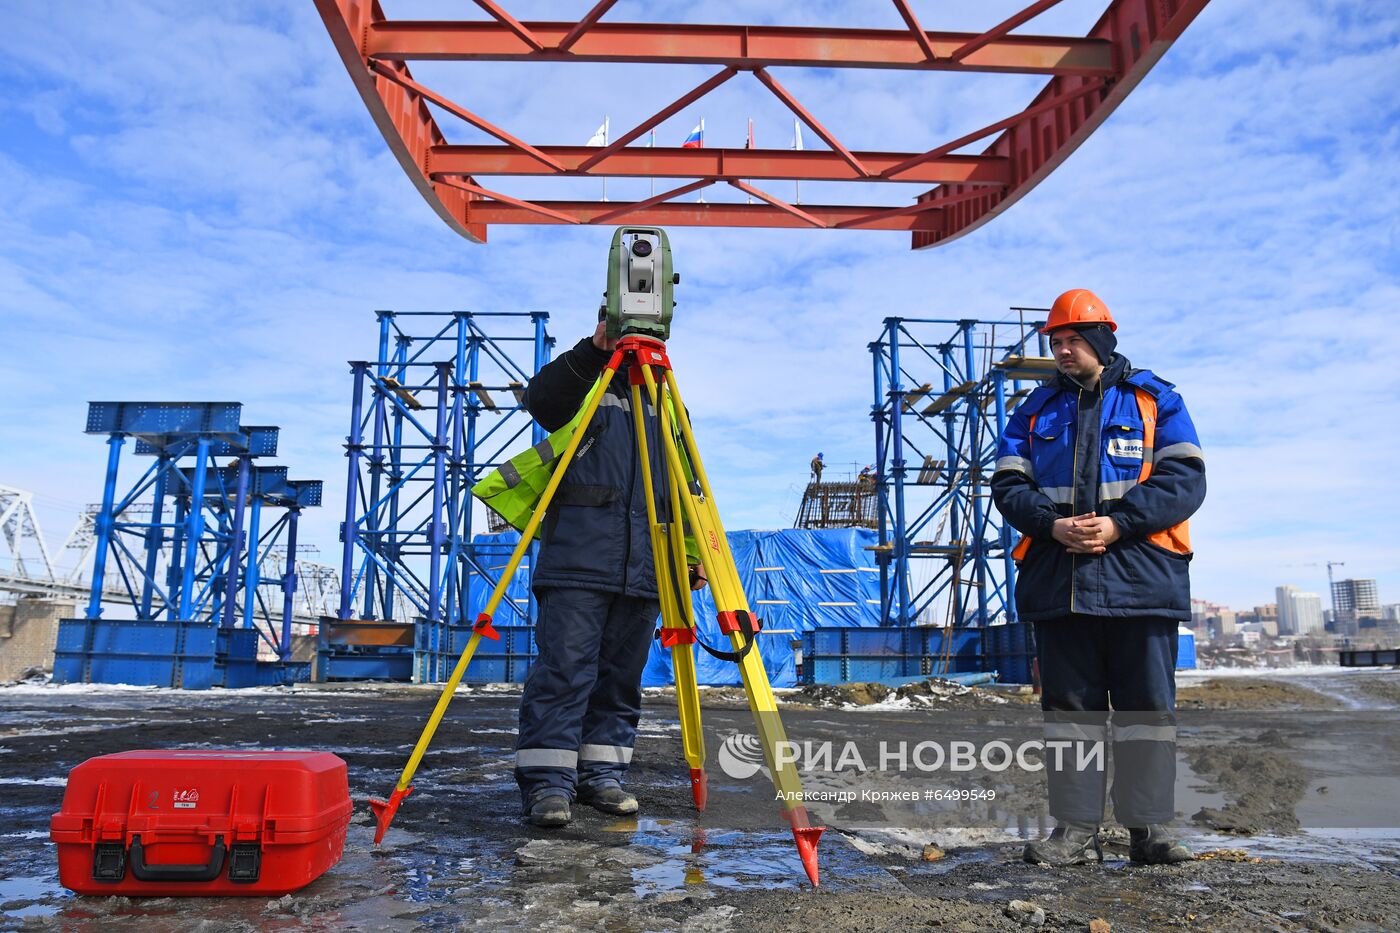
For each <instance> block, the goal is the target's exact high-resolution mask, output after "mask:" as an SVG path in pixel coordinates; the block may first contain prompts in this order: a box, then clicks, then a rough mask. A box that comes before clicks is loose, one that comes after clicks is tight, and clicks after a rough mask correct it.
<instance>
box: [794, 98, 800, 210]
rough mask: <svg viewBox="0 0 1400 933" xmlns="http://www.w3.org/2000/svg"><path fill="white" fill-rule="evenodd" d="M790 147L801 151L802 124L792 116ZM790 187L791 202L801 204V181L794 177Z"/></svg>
mask: <svg viewBox="0 0 1400 933" xmlns="http://www.w3.org/2000/svg"><path fill="white" fill-rule="evenodd" d="M792 148H793V149H795V150H797V151H798V152H801V151H802V124H801V123H800V122H798V119H797V118H796V117H793V118H792ZM792 188H793V199H792V200H793V203H794V204H801V203H802V182H801V181H800V180H797V179H794V180H793V182H792Z"/></svg>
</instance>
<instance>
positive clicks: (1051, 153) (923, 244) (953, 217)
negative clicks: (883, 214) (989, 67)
mask: <svg viewBox="0 0 1400 933" xmlns="http://www.w3.org/2000/svg"><path fill="white" fill-rule="evenodd" d="M1208 2H1209V0H1114V2H1112V3H1110V4H1109V7H1108V9H1107V10H1105V11H1104V14H1103V16H1101V17H1100V18H1099V21H1098V22H1097V23H1096V24H1095V25H1094V28H1093V29H1092V30H1090V33H1089V36H1090V38H1092V39H1097V40H1099V41H1102V42H1106V43H1108V44H1109V45H1110V47H1111V49H1112V55H1113V60H1114V62H1115V63H1116V66H1117V68H1116V70H1117V73H1116V75H1114V76H1112V77H1111V78H1110V79H1109V80H1107V81H1106V83H1105V85H1104V87H1103V88H1102V89H1097V90H1095V91H1094V92H1093V93H1084V94H1076V93H1075V92H1077V91H1080V90H1085V89H1087V88H1089V87H1090V86H1091V85H1092V84H1093V83H1094V82H1095V80H1096V79H1092V78H1085V77H1074V78H1071V77H1065V76H1056V77H1054V78H1052V79H1051V80H1050V81H1049V82H1048V83H1047V84H1046V85H1045V87H1044V88H1042V89H1041V91H1040V93H1039V94H1037V95H1036V97H1035V99H1034V100H1033V101H1031V103H1030V105H1029V106H1028V107H1027V108H1026V112H1025V113H1023V114H1022V115H1021V116H1020V117H1019V118H1018V117H1012V118H1011V119H1010V120H1008V121H1006V123H1007V127H1006V129H1005V130H1004V131H1002V133H1001V135H999V136H998V137H997V138H996V139H995V140H994V141H993V142H992V144H991V145H990V146H989V147H988V148H987V149H986V150H984V151H983V153H982V154H983V155H988V156H998V157H1001V158H1003V159H1006V160H1007V162H1008V163H1009V164H1010V166H1011V180H1010V186H1009V187H1008V188H1007V189H1006V191H1005V193H1004V195H1003V196H1002V197H999V198H995V199H991V200H990V202H987V201H979V200H970V201H964V202H962V203H960V204H958V205H955V206H952V207H950V208H949V209H948V210H947V211H945V216H946V218H947V222H946V224H945V225H944V227H943V229H942V231H941V232H929V231H917V232H915V234H914V236H913V243H912V245H913V247H914V249H925V248H927V247H930V246H937V245H939V244H942V243H946V242H949V241H951V240H954V239H957V238H958V237H960V236H964V235H966V234H968V233H971V232H972V231H973V230H976V229H977V228H978V227H980V226H982V225H983V224H985V223H986V222H987V221H989V220H991V219H992V218H994V217H997V216H999V215H1000V214H1001V213H1002V212H1003V211H1005V210H1006V209H1007V208H1008V207H1010V206H1011V205H1012V204H1015V203H1016V202H1017V201H1018V200H1020V199H1021V197H1022V196H1024V195H1025V194H1026V193H1027V192H1029V191H1030V190H1031V189H1032V188H1034V187H1035V186H1036V185H1038V184H1040V182H1042V181H1044V180H1045V179H1046V178H1047V177H1049V175H1050V173H1051V172H1053V171H1054V170H1055V169H1056V168H1058V167H1059V166H1060V164H1061V163H1063V162H1064V161H1065V159H1067V158H1069V156H1070V154H1071V153H1073V152H1074V150H1076V149H1078V148H1079V146H1080V145H1081V144H1083V142H1084V141H1085V140H1086V139H1088V138H1089V136H1090V135H1091V134H1092V133H1093V132H1094V130H1096V129H1098V128H1099V126H1101V125H1102V124H1103V122H1104V120H1106V119H1108V116H1109V114H1111V113H1112V112H1113V111H1114V109H1115V108H1116V107H1117V106H1118V105H1119V104H1121V103H1122V102H1123V101H1124V99H1126V98H1127V96H1128V94H1129V93H1130V92H1131V91H1132V90H1133V88H1135V87H1137V85H1138V83H1139V82H1141V81H1142V79H1143V78H1144V77H1146V76H1147V73H1148V72H1149V71H1151V70H1152V66H1153V65H1155V64H1157V62H1158V60H1159V59H1161V57H1162V56H1163V55H1164V54H1166V51H1167V49H1168V48H1170V47H1171V44H1172V43H1173V42H1175V41H1176V40H1177V38H1179V37H1180V36H1181V33H1182V31H1183V30H1185V29H1186V27H1187V26H1189V25H1190V24H1191V21H1192V20H1194V19H1195V18H1196V16H1197V14H1199V13H1200V12H1201V10H1203V9H1204V8H1205V6H1206V4H1207V3H1208ZM993 45H995V41H994V42H992V43H991V44H989V45H987V46H985V47H983V48H982V49H979V50H976V51H973V52H971V53H969V54H968V56H967V59H966V60H972V59H974V58H976V57H977V56H978V55H980V54H982V52H985V51H986V50H987V49H988V48H991V47H992V46H993ZM1057 98H1060V99H1063V100H1062V102H1060V103H1058V104H1055V105H1054V106H1049V107H1047V106H1045V105H1046V104H1047V103H1049V102H1050V101H1052V100H1055V99H1057ZM948 148H949V147H946V146H945V147H940V149H941V150H945V151H946V150H947V149H948ZM934 151H935V152H936V151H939V150H934ZM962 193H963V189H962V188H961V186H958V185H943V186H942V187H939V188H935V189H933V190H931V191H928V192H926V193H924V194H922V195H920V196H919V200H920V201H925V200H938V199H940V198H942V197H945V196H950V195H957V194H962Z"/></svg>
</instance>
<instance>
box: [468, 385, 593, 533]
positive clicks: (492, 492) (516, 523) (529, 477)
mask: <svg viewBox="0 0 1400 933" xmlns="http://www.w3.org/2000/svg"><path fill="white" fill-rule="evenodd" d="M600 385H601V382H594V383H593V388H592V389H590V390H589V391H588V395H586V396H585V397H584V400H583V405H581V406H580V407H579V410H578V412H577V413H576V414H575V415H574V417H573V419H572V420H570V421H569V423H568V424H566V425H564V426H563V427H562V428H560V429H559V430H557V431H554V432H552V433H551V434H550V435H549V436H548V437H546V438H545V439H544V440H542V441H540V442H539V443H538V444H536V445H535V446H533V447H530V448H528V449H527V450H524V451H522V452H521V453H518V454H516V455H515V456H514V457H511V458H510V459H509V460H507V461H506V462H505V463H503V464H501V465H500V466H499V467H497V468H496V469H495V470H492V471H491V474H490V475H489V476H487V477H486V478H485V479H483V480H482V481H481V482H479V483H477V484H476V485H475V486H473V487H472V495H474V496H476V497H477V498H478V499H480V500H481V501H482V502H483V503H485V504H486V506H487V508H489V509H491V510H492V511H493V512H495V513H496V514H497V515H499V516H501V518H503V519H505V520H506V522H507V523H508V524H509V525H510V526H511V527H512V528H514V529H515V530H516V531H524V530H525V525H526V524H528V523H529V521H530V516H531V515H532V514H534V511H535V504H536V503H538V502H539V501H540V497H541V496H543V495H544V488H545V486H547V485H549V478H550V477H551V476H553V475H554V467H555V464H557V463H558V461H559V457H560V456H562V455H563V453H564V448H566V447H568V446H569V440H570V439H571V438H572V437H573V436H574V432H575V431H577V430H578V425H579V421H581V420H582V419H583V412H584V409H586V408H587V407H588V402H589V401H590V400H591V399H592V398H593V396H594V395H596V394H597V393H598V387H599V386H600ZM541 527H543V523H541ZM539 536H540V528H536V529H535V537H536V538H537V539H538V538H539Z"/></svg>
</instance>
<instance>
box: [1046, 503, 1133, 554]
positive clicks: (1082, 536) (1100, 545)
mask: <svg viewBox="0 0 1400 933" xmlns="http://www.w3.org/2000/svg"><path fill="white" fill-rule="evenodd" d="M1050 534H1051V536H1052V537H1053V538H1054V539H1055V540H1056V541H1058V542H1060V543H1061V544H1063V545H1064V546H1065V550H1066V551H1068V552H1069V553H1071V554H1102V553H1103V552H1104V551H1107V550H1108V546H1109V545H1110V544H1112V543H1113V542H1115V541H1117V540H1118V539H1119V538H1120V537H1122V532H1121V531H1119V529H1118V525H1117V524H1115V523H1114V521H1113V519H1111V518H1109V517H1108V516H1107V515H1103V516H1099V515H1096V514H1094V513H1093V512H1085V513H1084V514H1083V515H1075V516H1073V517H1071V518H1061V519H1057V520H1056V521H1055V527H1054V528H1053V529H1052V530H1051V532H1050Z"/></svg>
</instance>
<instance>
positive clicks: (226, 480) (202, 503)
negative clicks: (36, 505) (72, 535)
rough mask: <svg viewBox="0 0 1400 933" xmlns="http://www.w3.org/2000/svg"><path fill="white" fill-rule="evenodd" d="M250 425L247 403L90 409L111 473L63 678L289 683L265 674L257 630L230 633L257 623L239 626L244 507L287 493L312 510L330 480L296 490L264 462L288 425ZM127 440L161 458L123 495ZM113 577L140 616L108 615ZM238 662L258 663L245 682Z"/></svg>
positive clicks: (63, 657) (58, 657)
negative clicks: (235, 666) (245, 421)
mask: <svg viewBox="0 0 1400 933" xmlns="http://www.w3.org/2000/svg"><path fill="white" fill-rule="evenodd" d="M241 417H242V405H241V404H240V403H238V402H92V403H90V404H89V406H88V419H87V427H86V429H85V432H86V433H88V434H105V435H107V439H108V440H107V444H108V454H107V469H106V475H105V478H104V482H103V493H102V504H101V506H100V507H99V510H98V513H97V515H96V516H95V517H94V537H95V545H94V553H93V574H92V587H91V591H90V596H89V600H88V604H87V608H86V611H85V613H84V616H83V618H82V619H66V620H62V622H61V623H60V627H59V638H58V647H57V650H56V653H55V665H54V676H55V679H56V680H59V681H79V682H98V683H137V684H151V685H156V686H177V687H186V688H191V689H202V688H205V687H209V686H213V685H215V684H221V685H225V686H246V685H251V684H252V683H254V682H257V679H258V677H259V676H262V675H266V676H270V677H273V678H274V679H279V680H280V679H282V677H283V675H284V673H285V672H284V671H280V670H279V671H276V672H268V671H263V672H261V674H259V672H258V671H256V669H255V665H256V647H257V633H256V632H254V631H248V632H247V633H246V634H239V635H234V634H231V633H232V632H233V631H234V630H239V629H243V628H245V627H246V625H247V624H248V622H247V620H246V619H245V620H244V623H243V625H240V624H239V622H240V620H239V614H238V611H237V610H238V607H239V605H240V601H241V598H242V597H243V596H244V585H245V583H246V574H245V573H244V572H243V563H244V559H245V544H246V542H247V540H248V537H249V536H248V535H247V534H246V533H245V528H244V520H245V512H246V511H247V510H246V509H245V505H246V503H248V502H249V501H252V502H254V503H257V502H260V501H262V499H263V498H264V497H266V496H281V497H282V498H280V499H278V500H277V501H279V502H281V503H284V504H286V503H287V502H289V501H291V505H290V506H289V511H299V510H300V508H301V507H302V506H304V505H310V504H313V503H312V502H311V499H312V498H313V496H312V492H313V490H314V498H315V499H316V500H317V501H319V495H320V483H319V482H317V481H291V482H289V481H288V480H287V479H286V468H285V467H267V466H263V465H260V464H259V463H257V461H258V460H259V459H260V458H265V457H272V456H276V454H277V441H278V428H276V427H271V426H251V425H242V424H241V423H240V422H241ZM128 437H134V438H135V439H136V445H135V453H136V455H138V456H149V457H151V458H152V460H151V463H150V465H149V467H147V468H146V469H145V470H143V471H142V473H141V476H140V477H139V478H138V479H137V481H136V483H135V484H134V485H133V486H132V487H131V488H130V490H129V491H128V492H127V493H126V494H124V495H122V496H120V497H119V496H118V495H117V489H118V479H119V472H120V466H121V459H122V458H121V453H122V448H123V446H124V445H125V443H126V439H127V438H128ZM191 459H192V461H193V462H192V463H190V461H191ZM221 460H222V461H225V462H224V464H223V465H220V461H221ZM182 464H188V465H182ZM293 489H295V490H297V491H296V492H295V493H293V492H292V490H293ZM302 491H304V493H305V496H306V498H305V500H302V499H301V496H302ZM289 495H291V497H292V499H291V500H288V498H287V497H288V496H289ZM167 508H169V509H170V512H171V514H170V519H169V520H168V521H167V518H166V510H167ZM254 515H256V507H255V508H254ZM254 534H255V535H256V525H254ZM253 540H254V541H255V542H256V541H257V538H256V537H254V539H253ZM289 544H290V542H289ZM257 553H258V547H257V546H256V544H255V546H253V547H249V548H247V554H246V559H247V561H248V562H249V563H250V564H253V563H254V562H255V561H256V557H257ZM110 572H115V573H116V575H117V576H118V578H119V579H120V582H121V589H122V590H123V591H124V593H125V601H124V605H123V609H124V610H125V611H129V612H130V614H131V615H132V616H134V618H111V619H106V618H103V605H102V602H103V598H104V589H105V587H106V584H107V576H108V574H109V573H110ZM291 585H292V586H293V587H294V586H295V582H294V581H293V582H292V584H291ZM105 595H106V596H107V597H108V598H110V593H107V594H105ZM242 601H243V602H246V600H242ZM286 608H288V609H289V608H290V600H288V603H287V607H286ZM285 611H286V610H285V609H284V612H285ZM245 655H246V658H245ZM231 658H232V659H235V660H246V661H247V662H248V666H247V673H246V676H245V677H241V678H240V677H236V676H233V677H231V676H230V673H229V672H230V670H231V669H230V667H229V661H230V659H231ZM284 660H285V658H284Z"/></svg>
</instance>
